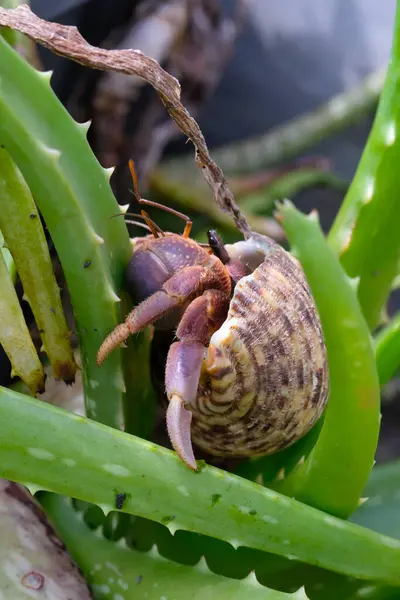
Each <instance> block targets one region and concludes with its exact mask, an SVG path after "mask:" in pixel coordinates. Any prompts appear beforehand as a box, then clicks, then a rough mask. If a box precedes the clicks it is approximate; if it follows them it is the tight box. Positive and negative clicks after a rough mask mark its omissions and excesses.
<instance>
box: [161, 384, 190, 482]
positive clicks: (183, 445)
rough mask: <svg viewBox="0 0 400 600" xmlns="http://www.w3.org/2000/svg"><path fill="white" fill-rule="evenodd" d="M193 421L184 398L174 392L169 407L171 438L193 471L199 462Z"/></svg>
mask: <svg viewBox="0 0 400 600" xmlns="http://www.w3.org/2000/svg"><path fill="white" fill-rule="evenodd" d="M191 422H192V413H191V412H190V410H187V409H186V408H185V406H184V402H183V399H182V398H181V397H180V396H179V395H178V394H172V396H171V398H170V399H169V406H168V409H167V429H168V435H169V439H170V440H171V444H172V446H173V448H174V450H175V452H176V453H177V454H178V456H179V457H180V458H181V459H182V460H183V462H184V463H186V465H187V466H188V467H190V469H192V470H193V471H197V470H198V469H197V463H196V459H195V457H194V453H193V447H192V441H191V438H190V425H191Z"/></svg>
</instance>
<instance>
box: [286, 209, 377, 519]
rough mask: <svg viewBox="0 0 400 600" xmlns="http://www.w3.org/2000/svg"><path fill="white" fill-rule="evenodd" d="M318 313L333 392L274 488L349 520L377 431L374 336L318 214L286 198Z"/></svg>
mask: <svg viewBox="0 0 400 600" xmlns="http://www.w3.org/2000/svg"><path fill="white" fill-rule="evenodd" d="M278 215H279V220H280V222H281V223H282V225H283V227H284V229H285V231H286V234H287V236H288V239H289V242H290V244H291V249H292V251H293V252H294V254H295V256H297V258H298V259H299V260H300V262H301V264H302V266H303V269H304V272H305V274H306V277H307V279H308V282H309V284H310V287H311V291H312V293H313V296H314V299H315V301H316V304H317V308H318V311H319V314H320V317H321V323H322V328H323V332H324V337H325V342H326V346H327V351H328V362H329V372H330V393H329V400H328V406H327V409H326V412H325V420H324V424H323V426H322V429H321V433H320V435H319V437H318V440H317V442H316V444H315V446H314V447H313V449H312V450H311V452H310V454H309V455H308V457H307V458H305V460H302V461H300V463H299V464H298V466H297V467H296V468H295V469H294V470H293V471H292V472H291V473H290V475H289V476H288V477H287V478H286V479H283V481H282V483H281V485H279V487H277V489H279V490H281V491H283V492H284V493H287V494H289V495H294V496H295V497H296V498H297V499H299V500H301V501H303V502H307V503H308V504H311V505H312V506H316V507H318V508H320V509H323V510H326V511H327V512H330V513H332V514H335V515H336V516H341V517H348V516H349V515H350V514H351V513H352V512H353V511H354V510H355V509H356V508H357V506H358V503H359V498H360V496H361V494H362V492H363V489H364V486H365V484H366V482H367V480H368V477H369V475H370V472H371V469H372V466H373V464H374V457H375V451H376V446H377V443H378V436H379V423H380V388H379V381H378V377H377V371H376V364H375V356H374V351H373V347H372V343H371V336H370V333H369V330H368V327H367V324H366V322H365V319H364V317H363V315H362V313H361V310H360V306H359V304H358V301H357V296H356V291H355V283H356V282H354V281H351V280H350V279H349V278H348V276H347V275H346V273H345V272H344V271H343V269H342V267H341V265H340V262H339V259H338V257H337V255H336V254H335V253H334V252H333V250H332V249H331V248H330V247H329V246H328V244H327V242H326V240H325V238H324V235H323V233H322V231H321V229H320V227H319V223H318V219H317V216H316V213H311V215H310V216H309V217H306V216H305V215H303V214H302V213H300V212H299V211H297V210H296V209H295V208H294V206H293V205H292V204H291V203H290V202H288V201H286V202H285V203H283V204H281V205H280V206H279V208H278Z"/></svg>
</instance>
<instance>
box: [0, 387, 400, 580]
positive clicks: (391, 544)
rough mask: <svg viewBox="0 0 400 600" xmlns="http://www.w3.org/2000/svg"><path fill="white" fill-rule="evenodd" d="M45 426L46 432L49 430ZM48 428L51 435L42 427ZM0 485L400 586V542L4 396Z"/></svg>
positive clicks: (124, 437)
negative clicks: (119, 499) (9, 483)
mask: <svg viewBox="0 0 400 600" xmlns="http://www.w3.org/2000/svg"><path fill="white" fill-rule="evenodd" d="M44 424H45V425H44ZM44 426H45V433H44V430H43V427H44ZM0 440H1V445H0V476H2V477H5V478H7V479H11V480H16V481H19V482H20V483H24V484H25V485H27V484H28V485H29V484H33V485H34V486H40V488H41V489H45V490H48V491H53V492H56V493H59V494H64V495H67V496H71V497H74V498H77V499H81V500H85V501H87V502H94V503H97V504H99V505H100V506H102V507H103V509H104V510H105V511H106V512H108V511H110V510H113V509H114V507H115V502H116V496H117V494H121V493H123V494H125V495H126V496H125V499H124V502H123V506H122V509H121V510H122V511H124V512H128V513H131V514H136V515H138V516H142V517H146V518H149V519H152V520H155V521H158V522H162V523H164V524H166V525H167V526H168V528H169V529H170V530H171V531H175V530H176V529H186V530H189V531H195V532H198V533H202V534H204V535H209V536H213V537H217V538H219V539H224V540H226V541H228V542H230V543H231V544H232V545H233V546H234V547H237V546H248V547H251V548H256V549H259V550H263V551H266V552H272V553H274V554H280V555H284V556H287V557H289V558H292V559H294V558H296V559H298V560H301V561H303V562H306V563H310V564H314V565H319V566H322V567H325V568H327V569H330V570H335V571H338V572H341V573H344V574H347V575H350V576H352V577H358V578H361V579H373V580H376V581H378V582H382V583H389V584H392V585H399V586H400V572H399V568H398V566H399V561H400V541H397V540H394V539H391V538H388V537H385V536H381V535H379V534H376V533H373V532H371V531H369V530H367V529H363V528H361V527H358V526H356V525H353V524H349V523H346V522H345V521H341V520H340V519H336V518H334V517H330V516H328V515H326V514H325V513H323V512H320V511H318V510H316V509H314V508H311V507H310V506H306V505H305V504H302V503H300V502H297V501H296V500H292V499H290V498H287V497H285V496H282V495H280V494H278V493H276V492H273V491H270V490H268V489H266V488H263V487H262V486H259V485H256V484H254V483H252V482H249V481H246V480H244V479H241V478H239V477H236V476H234V475H231V474H229V473H226V472H224V471H220V470H219V469H215V468H212V467H207V466H206V467H204V468H203V469H202V470H201V471H200V472H199V473H195V472H193V471H191V470H190V469H188V468H187V467H186V465H184V464H183V463H182V461H181V460H180V459H179V458H178V457H177V456H176V454H175V453H173V452H171V451H169V450H166V449H164V448H161V447H159V446H156V445H155V444H152V443H150V442H147V441H145V440H141V439H139V438H137V437H134V436H130V435H128V434H126V433H123V432H121V431H118V430H115V429H111V428H109V427H106V426H104V425H102V424H100V423H96V422H93V421H90V420H87V419H85V418H83V417H80V416H78V415H75V414H72V413H69V412H65V411H63V410H61V409H59V408H57V407H54V406H50V405H48V404H45V403H43V402H39V401H37V400H35V399H31V398H28V397H26V396H22V395H21V394H18V393H16V392H11V391H10V390H6V389H4V388H1V389H0Z"/></svg>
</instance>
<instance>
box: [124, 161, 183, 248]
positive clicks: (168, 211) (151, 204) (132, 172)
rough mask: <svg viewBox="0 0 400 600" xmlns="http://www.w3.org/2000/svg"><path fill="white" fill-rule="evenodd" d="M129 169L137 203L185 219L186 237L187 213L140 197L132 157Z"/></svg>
mask: <svg viewBox="0 0 400 600" xmlns="http://www.w3.org/2000/svg"><path fill="white" fill-rule="evenodd" d="M129 170H130V172H131V175H132V181H133V188H134V192H135V196H136V198H137V201H138V202H139V204H147V206H153V207H154V208H160V209H161V210H164V211H165V212H167V213H170V214H171V215H175V216H176V217H179V218H180V219H183V220H184V221H186V225H185V229H184V231H183V234H182V235H183V237H184V238H188V237H189V235H190V232H191V231H192V221H191V220H190V219H189V217H188V216H187V215H185V214H184V213H181V212H179V211H178V210H175V209H174V208H170V207H169V206H164V204H160V203H159V202H154V201H153V200H145V199H144V198H141V197H140V192H139V184H138V180H137V174H136V169H135V164H134V162H133V160H132V159H130V160H129ZM142 214H147V213H146V212H145V211H144V210H143V211H142Z"/></svg>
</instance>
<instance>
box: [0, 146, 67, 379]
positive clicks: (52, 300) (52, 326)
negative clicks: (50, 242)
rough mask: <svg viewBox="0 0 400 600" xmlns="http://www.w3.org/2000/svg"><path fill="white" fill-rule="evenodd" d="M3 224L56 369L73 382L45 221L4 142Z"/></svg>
mask: <svg viewBox="0 0 400 600" xmlns="http://www.w3.org/2000/svg"><path fill="white" fill-rule="evenodd" d="M0 228H1V229H2V231H3V235H4V237H5V239H6V242H7V247H8V249H9V250H10V252H11V254H12V256H13V258H14V261H15V265H16V268H17V271H18V274H19V276H20V278H21V283H22V286H23V288H24V299H25V300H27V301H28V302H29V305H30V307H31V309H32V312H33V315H34V317H35V321H36V324H37V326H38V329H39V332H40V335H41V338H42V341H43V347H44V350H45V351H46V353H47V356H48V358H49V361H50V363H51V366H52V368H53V372H54V375H55V377H56V379H64V380H65V381H67V382H71V381H73V380H74V377H75V371H76V364H75V361H74V358H73V354H72V348H71V343H70V338H69V332H68V328H67V323H66V321H65V317H64V313H63V307H62V304H61V298H60V290H59V288H58V286H57V282H56V279H55V276H54V272H53V265H52V262H51V258H50V254H49V250H48V247H47V242H46V238H45V235H44V231H43V227H42V224H41V222H40V218H39V214H38V212H37V209H36V206H35V203H34V201H33V198H32V195H31V193H30V191H29V188H28V186H27V185H26V183H25V181H24V179H23V177H22V175H21V173H20V171H19V170H18V169H17V167H16V166H15V164H14V163H13V161H12V160H11V158H10V156H9V154H8V153H7V152H6V151H5V150H2V149H1V148H0Z"/></svg>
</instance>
